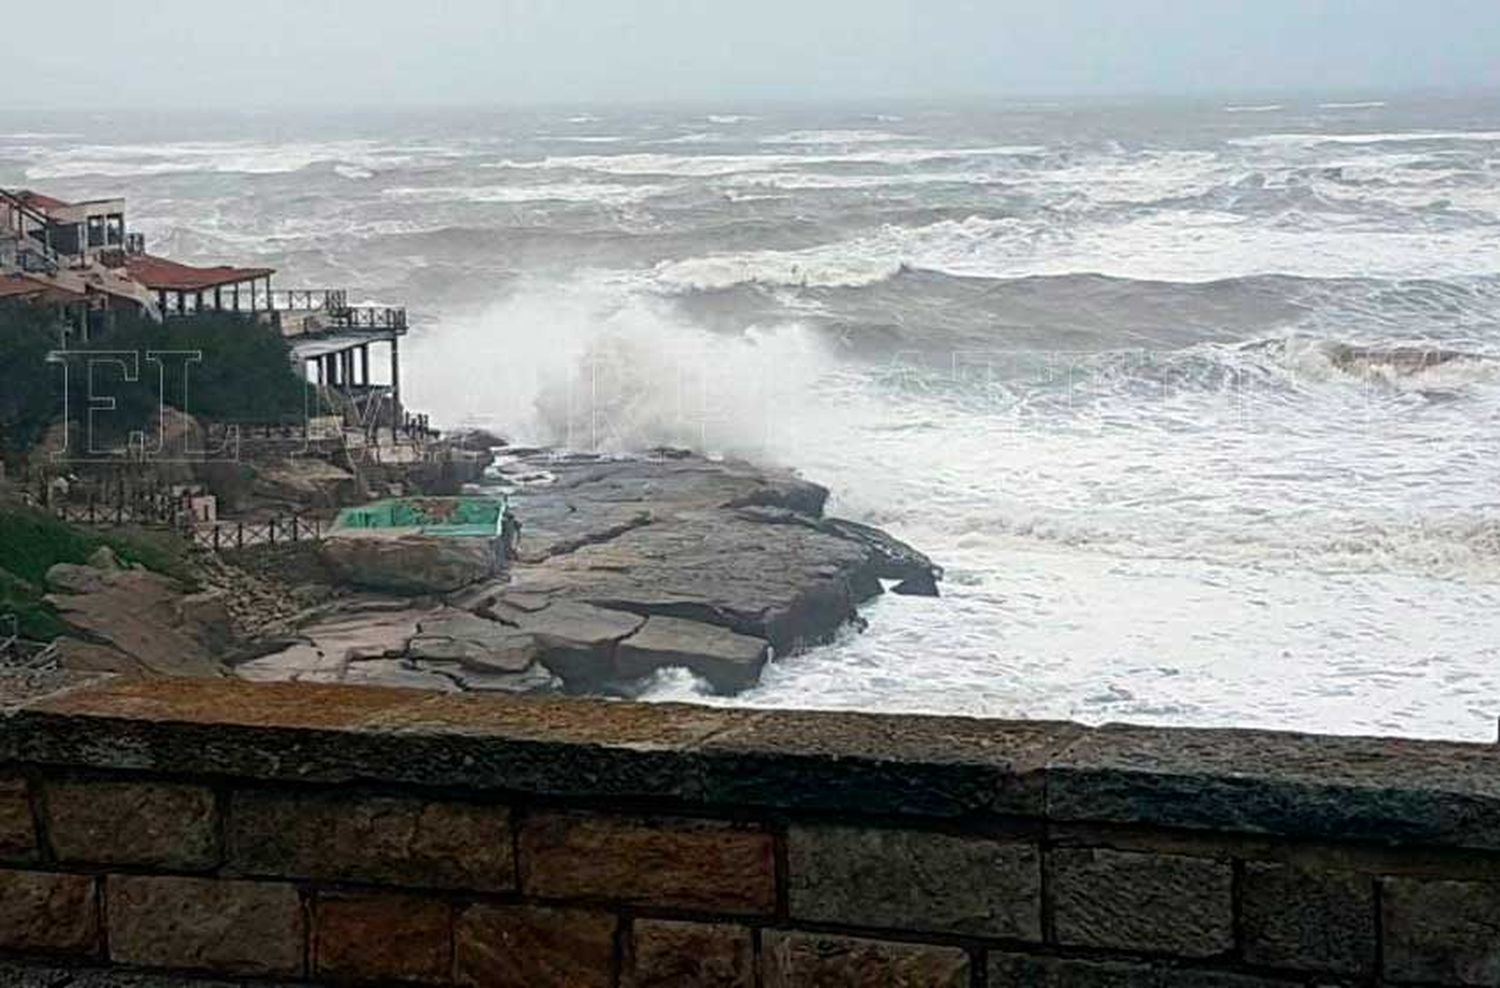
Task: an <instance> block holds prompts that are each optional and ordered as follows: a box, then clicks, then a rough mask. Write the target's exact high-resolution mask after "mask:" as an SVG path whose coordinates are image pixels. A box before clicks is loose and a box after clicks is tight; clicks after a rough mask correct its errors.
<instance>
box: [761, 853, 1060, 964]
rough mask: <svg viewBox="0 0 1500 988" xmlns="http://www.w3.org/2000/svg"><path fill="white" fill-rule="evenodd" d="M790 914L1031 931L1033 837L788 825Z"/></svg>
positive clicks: (1023, 934)
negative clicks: (1024, 839)
mask: <svg viewBox="0 0 1500 988" xmlns="http://www.w3.org/2000/svg"><path fill="white" fill-rule="evenodd" d="M787 881H788V884H789V886H790V899H791V914H792V918H793V919H797V920H810V921H813V922H819V923H841V924H844V925H848V926H874V927H890V928H893V929H907V930H922V931H927V932H933V933H954V934H964V935H971V936H993V937H1006V938H1009V939H1016V940H1040V939H1041V936H1042V921H1041V915H1042V868H1041V853H1040V852H1039V851H1038V850H1037V847H1036V845H1034V844H1027V843H1022V842H1017V841H1000V840H990V839H988V838H981V837H952V836H949V835H946V834H937V833H926V832H922V831H915V830H877V829H872V828H859V827H792V828H791V831H790V833H789V835H788V838H787Z"/></svg>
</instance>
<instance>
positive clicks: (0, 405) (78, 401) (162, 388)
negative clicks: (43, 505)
mask: <svg viewBox="0 0 1500 988" xmlns="http://www.w3.org/2000/svg"><path fill="white" fill-rule="evenodd" d="M57 349H58V324H57V319H56V316H55V315H54V314H53V312H52V310H50V309H47V308H44V307H38V306H31V305H6V306H0V453H3V454H4V455H5V456H6V457H7V458H14V457H16V456H17V455H19V454H21V453H24V452H25V451H26V450H28V449H30V448H31V447H32V446H33V445H34V444H35V443H36V441H37V439H38V438H39V437H40V436H41V435H42V433H43V432H44V431H45V430H46V429H47V427H48V426H49V425H51V424H52V423H53V422H55V421H57V420H58V419H60V418H61V417H62V414H63V402H64V394H63V387H64V385H63V382H64V372H63V368H62V365H60V364H58V363H56V362H51V363H49V361H48V354H49V353H51V352H52V351H54V350H57ZM73 349H74V350H76V351H78V352H80V353H89V352H93V353H102V352H105V351H114V352H121V351H124V352H133V353H135V354H137V355H138V360H139V379H138V380H136V381H126V380H125V379H124V367H123V366H120V367H116V366H112V365H108V364H105V365H101V366H99V367H97V368H96V369H95V370H94V371H93V372H92V374H91V376H92V378H93V383H94V387H95V388H97V389H98V390H97V392H96V393H98V394H103V395H108V396H109V397H111V398H113V399H114V401H115V403H116V406H115V410H114V411H111V412H108V413H107V414H100V415H98V416H96V419H95V422H96V427H97V428H100V429H102V430H104V431H105V433H106V434H108V433H109V432H111V431H115V432H118V433H119V434H121V435H123V433H125V432H128V431H132V430H142V429H144V428H145V427H146V425H147V424H148V423H149V422H151V421H152V418H153V416H154V415H155V414H156V412H157V409H158V402H159V400H160V398H159V396H160V397H164V398H165V400H166V402H167V404H169V405H172V406H174V407H183V406H184V405H185V406H186V407H185V408H183V410H184V411H187V412H189V413H191V414H193V415H195V416H197V417H199V418H202V419H208V420H211V421H220V422H296V421H299V420H300V419H301V417H302V415H303V414H304V390H305V385H304V383H303V381H302V379H301V378H299V377H298V376H297V374H296V372H295V371H294V370H293V367H292V363H291V358H290V356H289V354H288V352H287V346H286V342H285V340H283V339H282V337H281V336H280V334H279V333H277V332H276V330H274V329H273V328H271V327H269V326H265V325H262V324H260V323H258V322H254V321H252V320H248V319H245V318H242V317H239V316H233V315H217V314H207V315H201V316H195V317H192V318H186V319H173V320H170V321H169V322H167V323H166V324H164V325H163V324H157V323H154V322H151V321H150V320H148V319H144V318H137V317H132V316H126V315H120V316H117V317H116V320H115V326H114V328H113V329H111V330H109V331H107V332H104V333H101V334H99V335H97V336H96V337H95V338H94V339H92V340H90V341H89V342H88V343H85V344H81V345H79V346H76V347H74V348H73ZM148 350H156V351H190V352H194V353H197V354H200V355H201V359H200V360H197V361H194V362H192V363H191V364H184V362H183V361H182V360H181V359H166V360H164V361H162V362H161V363H160V364H152V363H147V362H145V354H146V351H148ZM184 367H186V374H187V382H186V387H184V382H183V373H184ZM84 373H85V372H84V371H83V369H82V365H81V364H78V363H75V364H74V365H73V369H72V370H70V372H69V374H70V375H71V378H70V379H71V380H72V382H73V383H72V384H71V385H70V388H71V390H72V394H71V396H70V397H71V399H72V401H73V404H74V408H73V409H72V410H71V412H70V414H71V416H72V417H73V418H74V419H75V422H76V420H77V419H78V418H79V417H80V416H81V415H82V414H83V409H84V407H85V405H84V400H83V399H84V398H85V397H86V395H87V394H88V391H87V388H88V385H87V384H85V383H82V382H83V381H84V380H85V379H84V378H83V374H84ZM112 438H113V437H112Z"/></svg>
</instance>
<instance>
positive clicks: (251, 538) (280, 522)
mask: <svg viewBox="0 0 1500 988" xmlns="http://www.w3.org/2000/svg"><path fill="white" fill-rule="evenodd" d="M182 534H183V536H184V537H185V538H187V539H188V540H189V541H191V542H192V544H193V546H194V547H196V548H200V549H209V550H212V551H213V552H224V551H227V550H230V549H246V548H249V547H251V546H258V545H286V544H288V543H292V542H321V541H322V540H323V537H324V535H325V534H326V533H325V529H324V527H323V523H322V522H321V521H319V520H318V519H317V518H303V517H301V516H300V515H289V516H287V517H285V518H282V517H275V518H270V519H267V520H266V521H264V522H247V521H211V522H209V521H196V522H192V523H190V524H189V525H187V526H186V527H184V528H183V529H182Z"/></svg>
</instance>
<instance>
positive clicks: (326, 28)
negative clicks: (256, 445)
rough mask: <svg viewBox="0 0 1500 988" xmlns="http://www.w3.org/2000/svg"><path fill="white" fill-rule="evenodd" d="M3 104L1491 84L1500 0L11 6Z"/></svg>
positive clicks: (309, 1)
mask: <svg viewBox="0 0 1500 988" xmlns="http://www.w3.org/2000/svg"><path fill="white" fill-rule="evenodd" d="M6 7H7V9H6V13H5V15H4V19H3V21H0V23H3V25H4V31H5V34H6V40H7V44H6V45H5V49H6V58H5V62H6V68H5V73H4V76H3V78H0V107H4V106H7V105H9V106H12V107H28V108H30V107H49V106H108V105H127V104H128V105H134V106H145V107H149V106H226V107H228V106H259V107H276V106H289V105H292V106H298V105H320V106H327V105H339V104H377V105H379V104H384V105H392V104H402V105H422V104H526V103H592V102H648V101H681V100H699V101H710V102H711V101H721V102H733V101H755V100H803V99H866V98H868V99H877V98H913V99H924V98H933V99H940V98H951V97H964V96H1016V97H1024V96H1067V95H1082V96H1114V95H1135V94H1167V95H1181V96H1193V95H1222V94H1232V93H1257V92H1266V93H1270V92H1279V91H1288V90H1306V91H1324V92H1330V91H1336V92H1360V91H1370V92H1390V91H1398V90H1404V89H1414V88H1420V89H1440V90H1474V89H1500V0H696V2H694V0H255V2H245V0H232V2H226V0H145V2H141V3H121V2H119V0H67V2H50V0H9V2H8V3H7V4H6Z"/></svg>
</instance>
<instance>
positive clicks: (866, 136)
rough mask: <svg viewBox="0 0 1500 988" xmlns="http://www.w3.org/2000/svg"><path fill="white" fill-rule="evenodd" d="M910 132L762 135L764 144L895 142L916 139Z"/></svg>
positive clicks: (834, 131)
mask: <svg viewBox="0 0 1500 988" xmlns="http://www.w3.org/2000/svg"><path fill="white" fill-rule="evenodd" d="M915 140H920V138H917V137H913V136H912V135H910V134H892V133H890V132H889V131H884V130H794V131H789V132H788V133H785V134H773V135H771V136H769V137H762V138H761V139H760V143H762V144H814V145H828V144H846V145H847V144H893V143H899V142H901V141H915Z"/></svg>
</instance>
